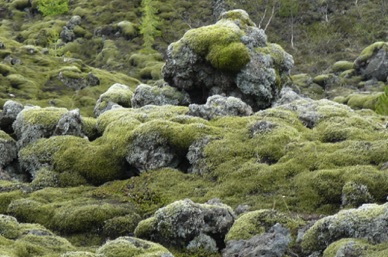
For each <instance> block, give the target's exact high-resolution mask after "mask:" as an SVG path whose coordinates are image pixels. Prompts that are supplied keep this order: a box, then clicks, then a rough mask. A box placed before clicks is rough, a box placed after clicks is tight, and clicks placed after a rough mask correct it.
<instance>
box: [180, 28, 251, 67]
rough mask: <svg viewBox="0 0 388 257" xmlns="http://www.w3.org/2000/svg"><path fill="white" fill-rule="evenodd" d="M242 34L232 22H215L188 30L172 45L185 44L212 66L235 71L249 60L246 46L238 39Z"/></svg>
mask: <svg viewBox="0 0 388 257" xmlns="http://www.w3.org/2000/svg"><path fill="white" fill-rule="evenodd" d="M243 34H244V32H243V31H242V30H240V29H239V28H238V26H237V25H235V24H234V23H226V24H224V23H222V24H215V25H210V26H205V27H200V28H197V29H192V30H189V31H188V32H186V34H185V35H184V36H183V38H182V39H181V40H180V41H178V42H176V43H175V45H174V47H176V48H179V47H181V46H182V45H183V44H187V45H188V46H189V47H190V48H191V49H192V50H193V51H194V52H195V53H196V54H198V55H200V56H202V57H203V58H205V59H206V60H207V61H209V62H210V64H211V65H212V66H213V67H214V68H217V69H220V70H224V71H231V72H236V71H239V70H240V69H241V68H242V67H244V66H245V65H246V64H247V63H248V62H249V61H250V56H249V51H248V48H247V47H246V46H245V45H244V44H243V43H242V42H241V41H240V37H241V36H242V35H243Z"/></svg>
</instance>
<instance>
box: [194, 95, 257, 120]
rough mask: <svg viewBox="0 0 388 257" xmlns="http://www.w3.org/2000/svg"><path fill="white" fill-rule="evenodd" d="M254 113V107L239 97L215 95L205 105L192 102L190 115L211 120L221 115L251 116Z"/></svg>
mask: <svg viewBox="0 0 388 257" xmlns="http://www.w3.org/2000/svg"><path fill="white" fill-rule="evenodd" d="M252 113H253V112H252V108H251V107H250V106H249V105H247V104H246V103H244V102H243V101H241V100H240V99H239V98H236V97H233V96H230V97H225V96H221V95H213V96H211V97H209V98H208V99H207V101H206V104H204V105H198V104H190V105H189V112H188V115H191V116H198V117H201V118H204V119H208V120H211V119H214V118H216V117H220V116H249V115H252Z"/></svg>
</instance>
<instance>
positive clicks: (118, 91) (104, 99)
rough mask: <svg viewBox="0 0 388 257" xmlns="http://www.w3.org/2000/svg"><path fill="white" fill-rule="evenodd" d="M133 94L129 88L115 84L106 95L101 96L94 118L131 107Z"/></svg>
mask: <svg viewBox="0 0 388 257" xmlns="http://www.w3.org/2000/svg"><path fill="white" fill-rule="evenodd" d="M132 97H133V92H132V90H131V89H129V87H128V86H126V85H123V84H119V83H115V84H113V85H112V86H111V87H110V88H109V89H108V90H107V91H106V92H105V93H103V94H102V95H100V97H99V98H98V100H97V103H96V105H95V107H94V116H95V117H98V116H100V115H101V114H102V113H104V112H106V111H108V110H111V109H113V108H118V107H120V106H121V107H131V100H132Z"/></svg>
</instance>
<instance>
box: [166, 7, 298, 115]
mask: <svg viewBox="0 0 388 257" xmlns="http://www.w3.org/2000/svg"><path fill="white" fill-rule="evenodd" d="M293 63H294V61H293V58H292V56H291V55H289V54H288V53H286V52H285V51H284V50H283V49H282V48H281V47H280V46H279V45H277V44H271V43H268V42H267V36H266V35H265V33H264V31H263V30H261V29H259V28H257V27H256V26H255V24H254V23H253V22H252V21H251V20H250V18H249V16H248V14H247V13H246V12H245V11H243V10H233V11H228V12H224V13H223V14H221V16H220V20H219V21H218V22H217V23H216V24H215V25H210V26H206V27H200V28H197V29H192V30H189V31H188V32H187V33H186V34H185V35H184V36H183V37H182V38H181V39H180V40H179V41H177V42H175V43H172V44H171V45H170V46H169V47H168V50H167V61H166V64H165V66H164V67H163V71H162V73H163V77H164V79H165V81H167V82H168V83H169V84H170V85H171V86H173V87H176V88H179V89H181V90H185V91H186V92H187V93H188V94H189V95H190V98H191V100H192V103H196V104H202V103H205V101H206V99H207V98H208V97H209V96H212V95H215V94H225V95H226V96H234V97H238V98H240V99H242V101H244V102H246V103H247V104H249V105H250V106H251V107H252V109H253V110H254V111H257V110H260V109H264V108H267V107H269V106H271V104H272V102H273V101H275V100H276V98H277V96H278V93H279V91H280V88H281V87H282V86H283V85H284V84H286V83H288V82H289V77H288V75H289V71H290V69H291V68H292V66H293Z"/></svg>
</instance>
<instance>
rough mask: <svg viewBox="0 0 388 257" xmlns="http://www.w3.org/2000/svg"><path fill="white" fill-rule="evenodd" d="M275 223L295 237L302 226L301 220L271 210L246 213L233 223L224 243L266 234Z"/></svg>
mask: <svg viewBox="0 0 388 257" xmlns="http://www.w3.org/2000/svg"><path fill="white" fill-rule="evenodd" d="M276 223H280V224H281V225H283V226H285V227H287V228H288V229H290V230H291V233H292V234H293V235H296V233H297V230H298V228H299V227H300V226H302V225H303V224H304V222H303V220H302V219H299V218H291V217H289V216H288V215H286V214H283V213H280V212H278V211H276V210H273V209H272V210H258V211H253V212H248V213H244V214H243V215H241V216H240V217H239V218H238V219H237V220H236V221H235V223H234V224H233V226H232V227H231V229H230V230H229V232H228V234H227V235H226V237H225V241H226V242H227V241H230V240H240V239H245V240H248V239H250V238H252V237H253V236H255V235H260V234H262V233H264V232H268V230H269V229H270V228H271V227H272V226H273V225H275V224H276Z"/></svg>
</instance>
